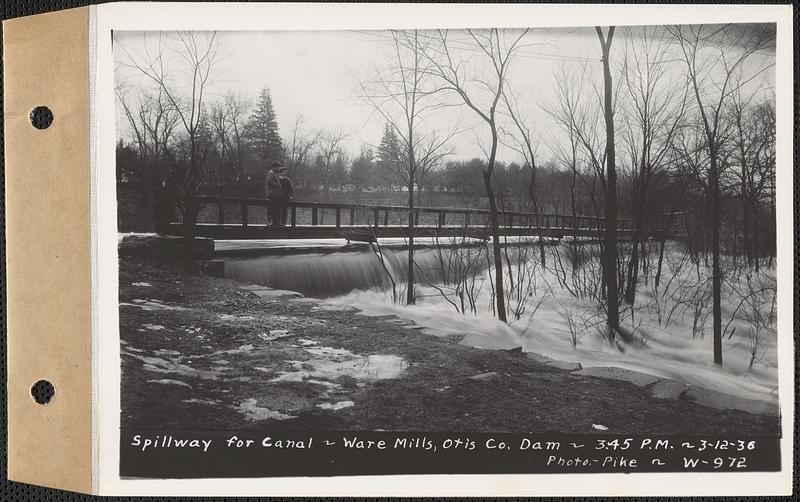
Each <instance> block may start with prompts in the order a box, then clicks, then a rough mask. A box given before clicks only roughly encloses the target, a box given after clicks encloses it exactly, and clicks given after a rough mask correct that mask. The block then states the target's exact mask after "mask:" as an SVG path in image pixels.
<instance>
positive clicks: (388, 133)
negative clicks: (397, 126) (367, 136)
mask: <svg viewBox="0 0 800 502" xmlns="http://www.w3.org/2000/svg"><path fill="white" fill-rule="evenodd" d="M400 161H401V159H400V141H399V140H398V139H397V133H396V132H395V131H394V129H393V128H392V126H391V125H390V124H389V123H388V122H387V123H386V126H385V127H384V129H383V136H381V142H380V144H379V145H378V155H377V161H376V162H375V167H376V168H377V169H376V170H377V171H378V176H379V177H380V181H381V182H382V183H383V184H384V186H386V187H388V188H389V189H390V190H391V189H392V187H393V185H395V184H398V183H399V182H400V180H399V173H398V169H399V164H400Z"/></svg>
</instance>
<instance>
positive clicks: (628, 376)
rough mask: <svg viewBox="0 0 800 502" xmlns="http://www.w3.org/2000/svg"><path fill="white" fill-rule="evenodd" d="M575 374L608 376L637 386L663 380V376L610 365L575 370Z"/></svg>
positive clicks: (645, 385)
mask: <svg viewBox="0 0 800 502" xmlns="http://www.w3.org/2000/svg"><path fill="white" fill-rule="evenodd" d="M572 374H573V375H581V376H592V377H597V378H607V379H610V380H622V381H624V382H630V383H632V384H633V385H636V386H637V387H647V386H648V385H650V384H653V383H656V382H658V381H659V380H661V377H657V376H653V375H648V374H646V373H639V372H638V371H631V370H626V369H622V368H616V367H613V366H609V367H594V368H584V369H582V370H580V371H574V372H573V373H572Z"/></svg>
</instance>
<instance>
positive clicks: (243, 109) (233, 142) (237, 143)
mask: <svg viewBox="0 0 800 502" xmlns="http://www.w3.org/2000/svg"><path fill="white" fill-rule="evenodd" d="M249 108H250V103H249V102H248V101H247V100H246V99H244V98H243V97H241V96H239V95H237V94H234V93H232V92H230V93H228V94H226V95H225V97H224V98H223V99H221V100H219V101H217V102H216V103H214V104H213V105H212V106H211V125H212V129H213V131H214V136H215V139H216V141H217V143H218V145H217V149H218V151H219V155H220V159H219V162H220V167H221V169H222V172H221V173H220V177H221V178H222V181H223V183H224V182H225V177H226V176H225V171H226V169H225V168H226V166H227V167H229V168H230V174H231V176H230V178H231V180H230V181H232V182H233V183H236V184H238V183H240V182H241V180H242V177H243V176H242V174H243V172H244V170H243V166H242V160H243V153H244V132H245V122H246V120H247V113H248V110H249Z"/></svg>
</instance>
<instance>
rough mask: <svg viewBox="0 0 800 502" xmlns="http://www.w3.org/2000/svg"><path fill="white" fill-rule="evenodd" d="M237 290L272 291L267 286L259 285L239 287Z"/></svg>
mask: <svg viewBox="0 0 800 502" xmlns="http://www.w3.org/2000/svg"><path fill="white" fill-rule="evenodd" d="M239 289H242V290H244V291H262V290H264V289H272V288H270V287H269V286H262V285H260V284H247V285H245V286H239Z"/></svg>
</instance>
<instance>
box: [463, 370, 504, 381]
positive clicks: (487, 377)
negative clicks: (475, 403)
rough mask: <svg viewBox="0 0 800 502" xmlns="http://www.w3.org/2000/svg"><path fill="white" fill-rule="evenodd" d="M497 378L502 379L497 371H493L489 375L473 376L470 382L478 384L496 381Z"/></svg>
mask: <svg viewBox="0 0 800 502" xmlns="http://www.w3.org/2000/svg"><path fill="white" fill-rule="evenodd" d="M496 378H500V374H499V373H497V372H496V371H491V372H489V373H481V374H479V375H472V376H471V377H469V379H470V380H475V381H476V382H484V381H487V380H494V379H496Z"/></svg>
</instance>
